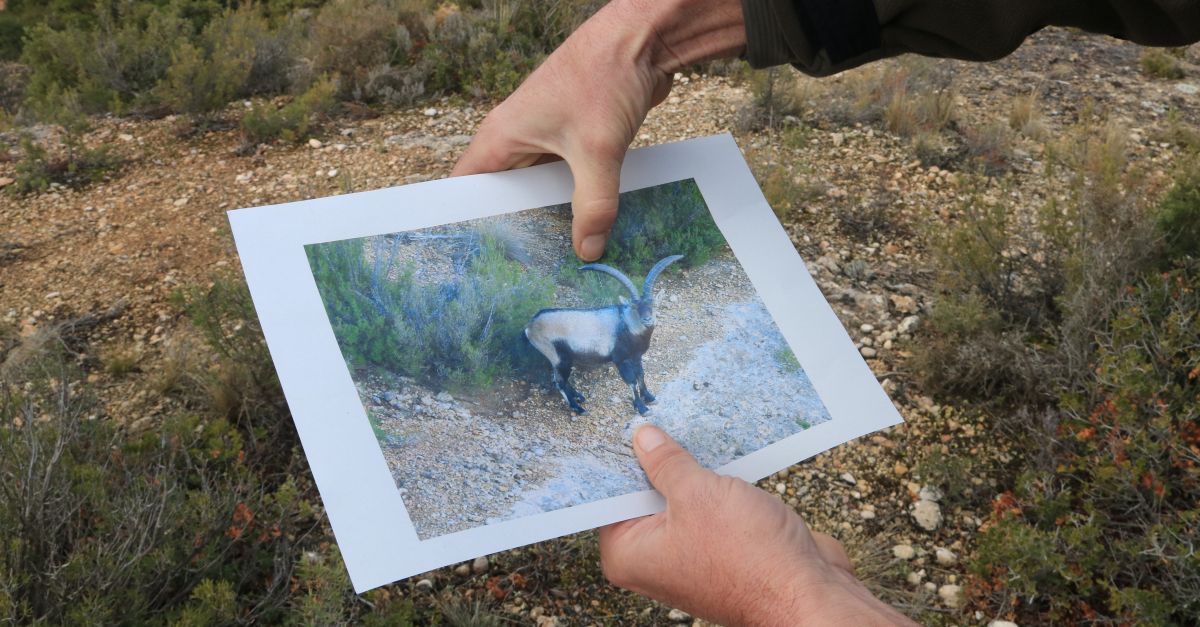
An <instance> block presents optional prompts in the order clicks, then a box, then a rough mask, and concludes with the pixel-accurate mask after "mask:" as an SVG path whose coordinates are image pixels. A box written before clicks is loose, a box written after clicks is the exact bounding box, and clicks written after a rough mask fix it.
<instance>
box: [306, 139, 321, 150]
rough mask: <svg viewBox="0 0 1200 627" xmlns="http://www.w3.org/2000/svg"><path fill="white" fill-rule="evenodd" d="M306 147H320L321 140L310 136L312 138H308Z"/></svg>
mask: <svg viewBox="0 0 1200 627" xmlns="http://www.w3.org/2000/svg"><path fill="white" fill-rule="evenodd" d="M308 147H309V148H320V147H321V140H319V139H317V138H315V137H314V138H312V139H310V140H308Z"/></svg>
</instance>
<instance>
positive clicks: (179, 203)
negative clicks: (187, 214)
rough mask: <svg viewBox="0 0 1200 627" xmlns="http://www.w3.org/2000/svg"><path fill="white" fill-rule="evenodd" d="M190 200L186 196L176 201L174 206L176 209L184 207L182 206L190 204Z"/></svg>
mask: <svg viewBox="0 0 1200 627" xmlns="http://www.w3.org/2000/svg"><path fill="white" fill-rule="evenodd" d="M188 200H189V199H188V198H187V197H186V196H185V197H183V198H179V199H176V200H175V203H174V204H175V206H176V207H182V206H184V205H186V204H188Z"/></svg>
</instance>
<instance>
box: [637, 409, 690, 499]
mask: <svg viewBox="0 0 1200 627" xmlns="http://www.w3.org/2000/svg"><path fill="white" fill-rule="evenodd" d="M633 450H634V452H635V453H636V454H637V458H638V461H639V462H641V464H642V468H643V469H644V470H645V471H646V476H647V477H648V478H649V479H650V483H651V485H653V486H654V488H655V489H656V490H658V491H659V492H661V493H662V495H663V496H664V497H666V498H667V502H668V503H669V502H670V501H671V500H672V498H676V497H678V496H680V495H681V493H682V491H683V490H684V489H685V487H686V486H687V484H688V483H689V482H691V481H694V480H695V478H696V477H697V476H701V475H704V474H705V473H707V472H708V471H707V470H705V469H704V467H703V466H701V465H700V463H699V462H697V461H696V458H695V457H692V454H691V453H688V452H687V451H686V450H684V448H683V447H682V446H679V443H678V442H676V441H675V440H672V439H671V436H669V435H667V434H666V432H664V431H663V430H662V429H659V428H658V427H656V426H654V425H643V426H641V427H639V428H638V430H637V432H636V433H634V434H633Z"/></svg>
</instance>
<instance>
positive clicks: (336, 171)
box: [325, 168, 338, 178]
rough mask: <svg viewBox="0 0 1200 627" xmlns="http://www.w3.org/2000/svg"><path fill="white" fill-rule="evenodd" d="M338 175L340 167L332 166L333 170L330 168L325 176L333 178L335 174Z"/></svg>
mask: <svg viewBox="0 0 1200 627" xmlns="http://www.w3.org/2000/svg"><path fill="white" fill-rule="evenodd" d="M337 175H338V169H337V168H332V169H331V170H329V171H328V172H326V173H325V176H328V177H329V178H333V177H335V176H337Z"/></svg>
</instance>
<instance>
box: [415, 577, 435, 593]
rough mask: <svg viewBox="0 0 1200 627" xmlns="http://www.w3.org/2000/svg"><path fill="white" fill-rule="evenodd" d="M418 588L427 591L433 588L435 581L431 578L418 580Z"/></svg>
mask: <svg viewBox="0 0 1200 627" xmlns="http://www.w3.org/2000/svg"><path fill="white" fill-rule="evenodd" d="M417 590H425V591H429V590H433V581H431V580H429V579H422V580H420V581H418V582H417Z"/></svg>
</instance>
